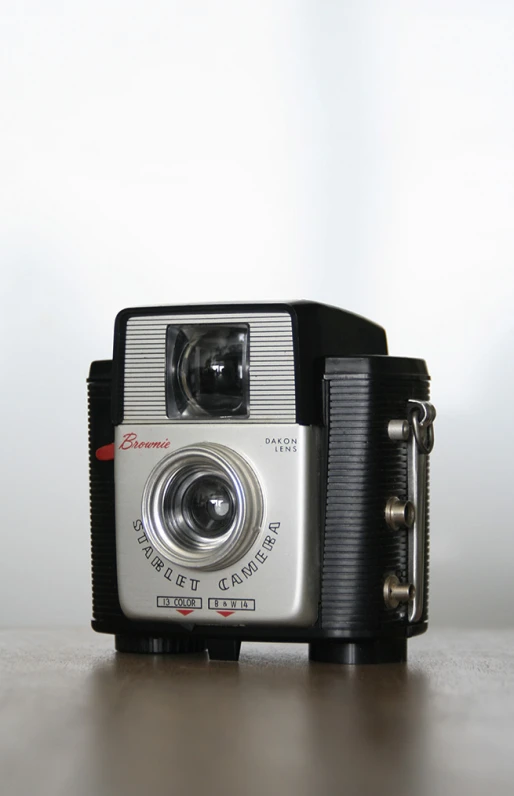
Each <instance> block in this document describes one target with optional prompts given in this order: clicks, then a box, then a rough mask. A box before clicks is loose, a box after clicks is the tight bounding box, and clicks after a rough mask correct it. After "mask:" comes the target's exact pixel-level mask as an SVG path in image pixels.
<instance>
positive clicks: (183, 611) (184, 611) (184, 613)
mask: <svg viewBox="0 0 514 796" xmlns="http://www.w3.org/2000/svg"><path fill="white" fill-rule="evenodd" d="M177 611H178V612H179V614H182V616H187V615H188V614H192V613H193V611H194V608H189V609H188V610H187V611H186V609H185V608H177Z"/></svg>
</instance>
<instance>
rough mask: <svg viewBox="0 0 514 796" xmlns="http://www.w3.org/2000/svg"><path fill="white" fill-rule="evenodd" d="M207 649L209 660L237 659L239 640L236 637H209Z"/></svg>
mask: <svg viewBox="0 0 514 796" xmlns="http://www.w3.org/2000/svg"><path fill="white" fill-rule="evenodd" d="M207 651H208V653H209V658H210V659H211V661H238V660H239V653H240V651H241V642H240V641H239V640H238V639H209V640H208V641H207Z"/></svg>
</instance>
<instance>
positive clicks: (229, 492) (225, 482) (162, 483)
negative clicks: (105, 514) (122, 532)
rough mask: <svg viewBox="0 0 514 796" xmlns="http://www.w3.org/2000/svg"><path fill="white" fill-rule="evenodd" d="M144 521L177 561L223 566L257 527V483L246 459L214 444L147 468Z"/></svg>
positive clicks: (155, 539) (247, 542)
mask: <svg viewBox="0 0 514 796" xmlns="http://www.w3.org/2000/svg"><path fill="white" fill-rule="evenodd" d="M142 513H143V525H144V527H145V531H146V533H147V535H148V537H149V538H150V540H151V541H152V543H153V545H154V546H155V547H156V549H157V550H159V551H160V552H161V553H162V554H163V555H165V556H166V557H167V558H170V559H171V560H172V561H174V562H175V563H176V564H180V565H182V566H185V567H190V568H194V569H206V570H209V569H221V568H222V567H225V566H228V565H229V564H230V563H232V562H233V561H237V560H238V559H239V558H240V557H241V556H243V555H244V553H245V552H246V551H247V550H248V549H249V547H250V546H251V544H252V542H253V541H254V539H255V537H256V535H257V533H258V532H259V529H260V523H261V520H262V513H263V506H262V494H261V491H260V487H259V483H258V481H257V478H256V476H255V473H254V472H253V470H252V468H251V467H250V465H249V464H248V462H247V461H246V460H245V459H243V458H242V456H240V455H239V454H238V453H236V452H235V451H234V450H232V449H231V448H226V447H225V446H223V445H218V444H214V443H204V444H203V445H198V446H189V447H186V448H180V449H179V450H177V451H175V452H174V453H172V454H170V455H169V456H166V457H165V458H164V459H162V460H161V461H160V462H159V464H158V465H157V466H156V467H155V468H154V470H153V471H152V472H151V474H150V477H149V478H148V481H147V482H146V485H145V489H144V492H143V504H142Z"/></svg>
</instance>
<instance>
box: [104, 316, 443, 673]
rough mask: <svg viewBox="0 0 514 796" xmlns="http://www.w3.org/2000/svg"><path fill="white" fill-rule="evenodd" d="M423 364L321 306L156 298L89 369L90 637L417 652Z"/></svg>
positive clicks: (162, 648) (426, 415)
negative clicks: (413, 647) (170, 302)
mask: <svg viewBox="0 0 514 796" xmlns="http://www.w3.org/2000/svg"><path fill="white" fill-rule="evenodd" d="M428 398H429V376H428V373H427V369H426V365H425V363H424V362H423V361H422V360H418V359H405V358H397V357H390V356H387V342H386V335H385V332H384V330H383V329H381V328H380V327H379V326H377V325H375V324H373V323H371V322H370V321H367V320H365V319H364V318H360V317H358V316H356V315H352V314H351V313H348V312H345V311H343V310H339V309H336V308H333V307H329V306H325V305H322V304H317V303H313V302H293V303H288V304H285V303H284V304H233V305H220V304H218V305H202V306H200V305H198V306H194V305H193V306H182V307H181V306H175V307H166V306H165V307H152V308H137V309H127V310H123V311H122V312H121V313H120V314H119V315H118V317H117V319H116V324H115V333H114V355H113V359H112V361H98V362H93V364H92V365H91V371H90V376H89V446H90V484H91V543H92V576H93V617H94V618H93V623H92V624H93V628H94V629H95V630H97V631H99V632H103V633H113V634H114V635H115V638H116V641H115V644H116V649H117V650H119V651H129V652H166V653H180V652H196V651H200V650H205V649H206V648H207V650H208V652H209V655H210V657H211V658H214V659H218V660H237V659H238V656H239V651H240V646H241V641H245V640H246V641H289V642H304V643H308V644H309V654H310V658H311V660H318V661H333V662H341V663H361V662H362V663H366V662H393V661H403V660H405V659H406V651H407V639H408V638H410V637H411V636H415V635H418V634H419V633H423V632H424V631H425V630H426V628H427V601H428V457H429V453H430V451H431V449H432V446H433V425H432V424H433V420H434V418H435V411H434V409H433V406H432V405H431V404H430V403H429V402H428Z"/></svg>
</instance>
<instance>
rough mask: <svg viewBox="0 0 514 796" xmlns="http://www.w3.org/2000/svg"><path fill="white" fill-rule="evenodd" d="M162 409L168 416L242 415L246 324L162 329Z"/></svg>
mask: <svg viewBox="0 0 514 796" xmlns="http://www.w3.org/2000/svg"><path fill="white" fill-rule="evenodd" d="M166 382H167V389H166V398H167V408H168V416H169V417H173V418H179V417H182V418H194V417H202V416H203V417H204V418H205V417H206V416H207V417H233V416H247V415H248V326H247V325H237V326H228V325H216V326H210V325H200V324H198V325H196V326H181V327H177V326H168V331H167V380H166Z"/></svg>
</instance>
